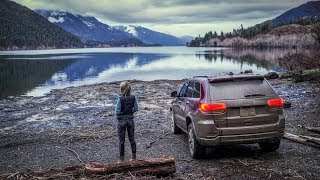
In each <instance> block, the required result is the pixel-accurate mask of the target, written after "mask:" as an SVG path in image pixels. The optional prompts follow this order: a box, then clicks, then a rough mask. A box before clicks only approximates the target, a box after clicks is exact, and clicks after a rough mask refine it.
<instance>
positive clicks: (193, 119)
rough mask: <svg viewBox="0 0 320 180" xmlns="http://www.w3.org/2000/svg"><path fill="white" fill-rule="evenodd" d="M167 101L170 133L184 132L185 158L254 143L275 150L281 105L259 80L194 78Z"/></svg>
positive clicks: (280, 130)
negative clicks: (221, 147) (222, 146)
mask: <svg viewBox="0 0 320 180" xmlns="http://www.w3.org/2000/svg"><path fill="white" fill-rule="evenodd" d="M171 97H175V99H174V100H173V101H172V105H171V107H170V110H171V111H172V123H173V133H175V134H178V133H181V132H185V133H187V134H188V142H189V149H190V153H191V156H192V157H194V158H197V157H200V156H201V155H203V154H204V153H205V147H206V146H215V145H220V144H234V143H241V144H246V143H259V146H260V148H261V149H262V150H265V151H275V150H277V149H278V147H279V145H280V140H281V138H282V137H283V134H284V128H285V119H284V116H283V110H282V106H283V100H282V99H281V98H280V97H279V96H278V94H277V93H276V92H275V91H274V90H273V88H272V87H271V85H270V84H269V82H268V81H267V80H266V79H265V78H264V77H263V76H261V75H253V74H238V75H233V74H230V75H224V76H217V77H206V76H199V77H194V78H192V79H189V80H188V81H187V82H185V83H184V85H183V86H182V88H181V90H180V92H179V93H178V92H177V91H174V92H172V93H171Z"/></svg>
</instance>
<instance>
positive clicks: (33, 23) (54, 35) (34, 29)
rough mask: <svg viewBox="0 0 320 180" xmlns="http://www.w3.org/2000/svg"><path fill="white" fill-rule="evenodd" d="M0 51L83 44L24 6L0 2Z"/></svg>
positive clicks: (7, 1) (80, 45)
mask: <svg viewBox="0 0 320 180" xmlns="http://www.w3.org/2000/svg"><path fill="white" fill-rule="evenodd" d="M0 24H1V28H0V50H14V49H43V48H74V47H82V46H83V43H82V42H81V41H80V39H79V38H78V37H76V36H74V35H72V34H70V33H68V32H66V31H65V30H63V29H62V28H60V27H58V26H56V25H54V24H52V23H50V22H49V21H48V20H46V19H45V18H43V17H42V16H41V15H39V14H37V13H35V12H34V11H32V10H30V9H28V8H27V7H25V6H22V5H20V4H17V3H15V2H12V1H9V0H1V1H0Z"/></svg>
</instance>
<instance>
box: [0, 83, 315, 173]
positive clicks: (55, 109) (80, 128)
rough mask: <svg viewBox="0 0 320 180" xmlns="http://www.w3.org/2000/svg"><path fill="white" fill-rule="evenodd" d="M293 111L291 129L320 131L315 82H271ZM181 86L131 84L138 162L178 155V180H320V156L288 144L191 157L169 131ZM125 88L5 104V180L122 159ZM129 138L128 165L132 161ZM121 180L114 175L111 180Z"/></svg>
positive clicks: (0, 163) (1, 166) (183, 141)
mask: <svg viewBox="0 0 320 180" xmlns="http://www.w3.org/2000/svg"><path fill="white" fill-rule="evenodd" d="M270 82H271V83H272V84H273V86H274V88H275V90H276V91H277V92H278V93H279V94H280V96H281V97H283V98H284V99H286V100H288V101H290V102H291V103H292V107H291V108H289V109H285V110H284V111H285V112H284V113H285V116H286V131H288V132H291V133H295V134H308V132H306V131H303V130H302V129H300V128H299V127H298V125H309V126H316V127H320V122H319V116H320V108H319V107H320V86H319V84H314V83H310V82H302V83H291V82H286V81H280V80H272V81H270ZM182 83H183V81H182V80H181V81H171V80H158V81H152V82H142V81H132V85H133V92H134V94H135V95H136V96H137V97H138V100H139V105H140V111H139V112H138V113H137V114H136V118H135V124H136V142H137V150H138V158H139V159H142V158H147V157H161V156H172V157H174V158H175V160H176V167H177V172H176V173H175V174H173V175H172V176H169V177H167V178H174V179H179V178H181V179H320V176H319V174H320V151H319V149H317V148H314V147H309V146H306V145H302V144H297V143H294V142H291V141H288V140H285V139H283V140H282V142H281V145H280V148H279V149H278V150H277V151H276V152H271V153H265V152H262V151H261V150H260V149H259V147H258V145H234V146H221V147H216V148H209V149H208V150H207V154H206V156H205V157H204V158H202V159H200V160H195V159H192V158H191V157H190V155H189V151H188V146H187V136H186V135H184V134H181V135H174V134H172V133H171V118H170V111H169V106H170V102H171V100H172V99H171V98H170V97H169V95H170V92H171V91H173V90H178V89H179V88H180V86H181V84H182ZM118 86H119V83H117V82H115V83H102V84H96V85H87V86H82V87H71V88H66V89H62V90H53V91H52V92H50V93H49V94H47V95H46V96H43V97H9V98H6V99H4V100H0V174H1V173H14V172H24V171H27V170H29V169H31V170H46V169H50V168H62V167H65V166H70V165H75V164H79V163H82V162H84V163H87V162H91V161H98V162H102V163H112V162H115V161H116V160H117V156H118V139H117V136H116V123H117V122H116V119H115V116H114V112H113V111H114V104H115V102H116V99H117V94H118V92H119V90H118ZM129 152H130V147H129V143H128V140H126V159H129V158H130V153H129ZM113 177H115V178H116V176H113Z"/></svg>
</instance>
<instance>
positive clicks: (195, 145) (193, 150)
mask: <svg viewBox="0 0 320 180" xmlns="http://www.w3.org/2000/svg"><path fill="white" fill-rule="evenodd" d="M188 144H189V150H190V154H191V157H193V158H195V159H197V158H200V157H201V156H202V155H204V154H205V152H206V148H205V147H203V146H201V145H200V144H199V142H198V140H197V139H196V137H195V135H194V132H193V128H192V123H190V124H189V126H188Z"/></svg>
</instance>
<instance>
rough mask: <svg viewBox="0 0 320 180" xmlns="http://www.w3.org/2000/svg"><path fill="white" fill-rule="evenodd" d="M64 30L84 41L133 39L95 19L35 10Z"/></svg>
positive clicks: (62, 12) (63, 12)
mask: <svg viewBox="0 0 320 180" xmlns="http://www.w3.org/2000/svg"><path fill="white" fill-rule="evenodd" d="M35 11H36V12H37V13H38V14H40V15H42V16H43V17H45V18H46V19H48V20H49V21H50V22H51V23H53V24H56V25H58V26H60V27H61V28H63V29H64V30H66V31H68V32H70V33H71V34H74V35H76V36H78V37H80V38H81V39H82V40H95V41H114V40H121V39H127V38H132V37H133V36H132V35H130V34H128V33H124V32H122V31H119V30H117V29H115V28H112V27H111V26H109V25H106V24H103V23H101V22H100V21H98V20H97V19H96V18H95V17H90V16H81V15H79V14H72V13H68V12H65V11H58V10H55V11H50V10H35Z"/></svg>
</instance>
